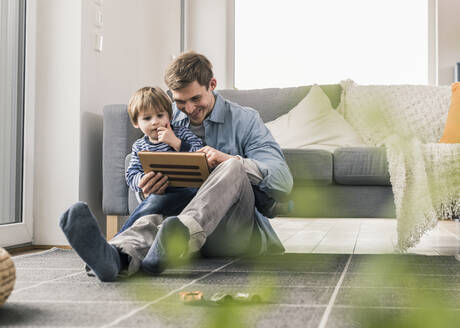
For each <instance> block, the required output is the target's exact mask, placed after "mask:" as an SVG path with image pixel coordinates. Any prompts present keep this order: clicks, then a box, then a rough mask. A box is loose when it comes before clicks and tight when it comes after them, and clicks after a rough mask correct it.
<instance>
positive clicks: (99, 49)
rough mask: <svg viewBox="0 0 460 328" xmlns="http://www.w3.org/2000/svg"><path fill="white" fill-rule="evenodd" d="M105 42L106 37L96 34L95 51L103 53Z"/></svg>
mask: <svg viewBox="0 0 460 328" xmlns="http://www.w3.org/2000/svg"><path fill="white" fill-rule="evenodd" d="M103 42H104V36H103V35H100V34H96V44H95V45H94V50H95V51H97V52H102V48H103Z"/></svg>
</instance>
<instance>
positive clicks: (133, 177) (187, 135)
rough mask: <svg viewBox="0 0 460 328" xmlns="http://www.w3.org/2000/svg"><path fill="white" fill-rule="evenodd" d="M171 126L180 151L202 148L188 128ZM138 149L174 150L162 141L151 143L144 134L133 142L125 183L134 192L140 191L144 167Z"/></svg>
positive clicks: (201, 144)
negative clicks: (179, 141)
mask: <svg viewBox="0 0 460 328" xmlns="http://www.w3.org/2000/svg"><path fill="white" fill-rule="evenodd" d="M171 128H172V129H173V131H174V134H175V135H176V137H178V138H179V139H180V140H181V145H180V150H179V151H181V152H193V151H197V150H198V149H200V148H202V147H203V146H204V145H203V142H202V141H201V139H200V138H198V137H197V136H196V135H194V134H193V133H192V132H191V131H190V129H188V128H186V127H183V126H173V125H171ZM140 151H172V152H175V151H176V150H175V149H174V148H173V147H171V146H170V145H168V144H167V143H164V142H159V143H156V144H154V143H152V142H151V141H150V140H149V137H148V136H144V137H142V138H140V139H137V140H136V142H134V144H133V147H132V151H131V161H130V162H129V167H128V169H127V170H126V174H125V176H126V183H127V184H128V186H129V187H130V188H131V189H132V190H133V191H135V192H139V191H141V189H140V188H139V187H138V185H139V181H140V180H141V178H142V177H143V176H144V169H143V168H142V165H141V161H140V160H139V156H138V154H137V153H138V152H140Z"/></svg>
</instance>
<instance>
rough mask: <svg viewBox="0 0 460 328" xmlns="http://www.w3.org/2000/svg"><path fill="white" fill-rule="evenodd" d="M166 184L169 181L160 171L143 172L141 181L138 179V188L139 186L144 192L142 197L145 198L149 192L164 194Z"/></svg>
mask: <svg viewBox="0 0 460 328" xmlns="http://www.w3.org/2000/svg"><path fill="white" fill-rule="evenodd" d="M168 185H169V182H168V177H167V176H166V175H163V174H161V173H160V172H158V173H155V172H153V171H151V172H149V173H147V174H144V176H143V177H142V178H141V181H139V188H141V190H142V192H143V193H144V198H147V196H149V195H150V194H156V195H162V194H164V193H165V190H166V188H168Z"/></svg>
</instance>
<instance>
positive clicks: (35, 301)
mask: <svg viewBox="0 0 460 328" xmlns="http://www.w3.org/2000/svg"><path fill="white" fill-rule="evenodd" d="M12 303H17V304H30V303H38V304H48V303H49V304H145V303H147V301H75V300H72V301H66V300H22V301H11V302H10V301H8V304H12Z"/></svg>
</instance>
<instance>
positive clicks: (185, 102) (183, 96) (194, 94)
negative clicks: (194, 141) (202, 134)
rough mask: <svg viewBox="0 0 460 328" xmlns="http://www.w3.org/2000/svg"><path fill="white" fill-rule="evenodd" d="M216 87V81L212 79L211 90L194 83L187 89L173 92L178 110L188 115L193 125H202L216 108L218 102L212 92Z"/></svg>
mask: <svg viewBox="0 0 460 328" xmlns="http://www.w3.org/2000/svg"><path fill="white" fill-rule="evenodd" d="M216 85H217V82H216V79H215V78H212V79H211V81H210V82H209V88H206V87H205V86H203V85H200V84H199V83H198V82H197V81H193V82H192V83H190V84H188V85H187V86H186V87H185V88H182V89H179V90H172V91H171V92H172V95H173V98H174V101H175V102H176V105H177V108H178V109H179V110H180V111H181V112H184V113H185V114H187V116H188V117H189V119H190V122H191V123H192V124H193V125H201V123H203V121H204V119H205V118H206V117H207V116H208V114H209V113H211V111H212V109H213V108H214V103H215V101H216V100H215V98H214V94H213V93H212V91H213V90H214V89H215V88H216Z"/></svg>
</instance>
